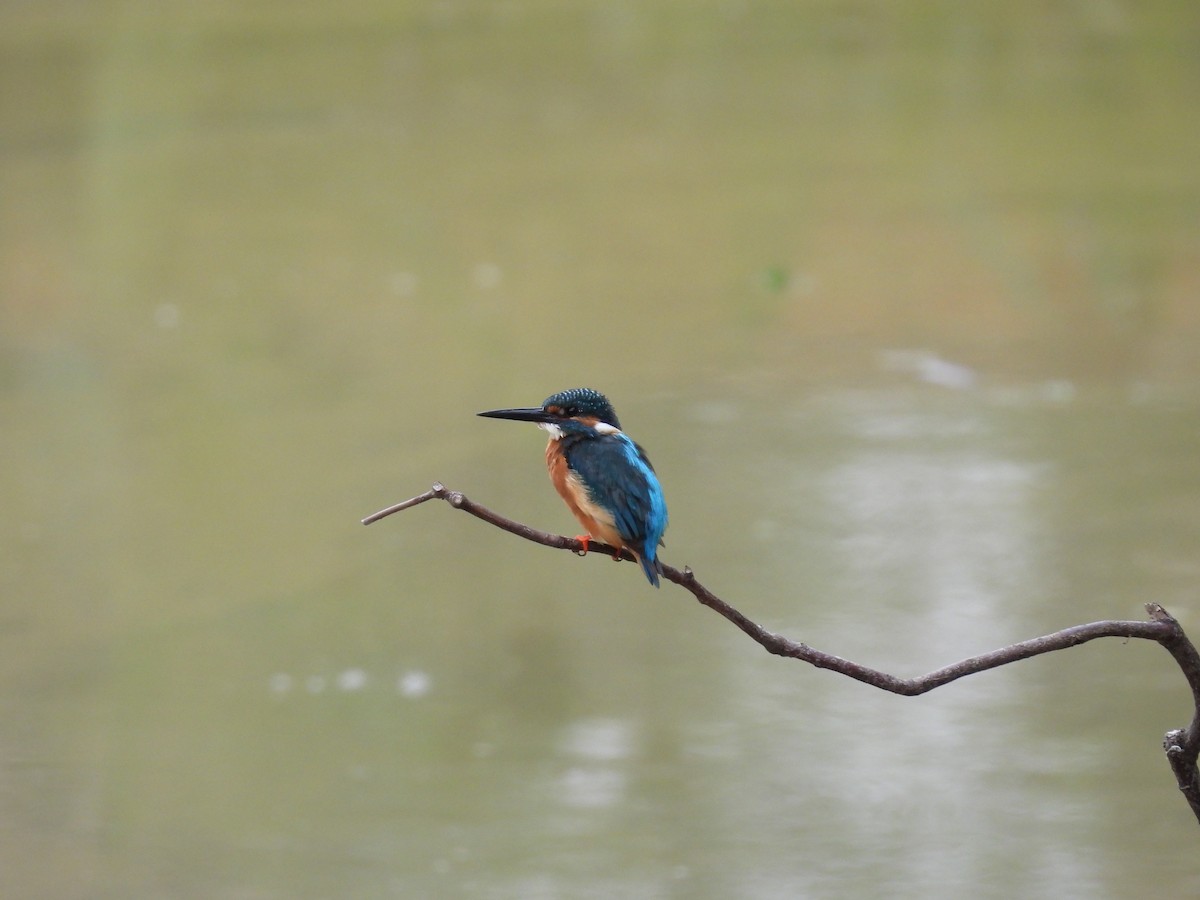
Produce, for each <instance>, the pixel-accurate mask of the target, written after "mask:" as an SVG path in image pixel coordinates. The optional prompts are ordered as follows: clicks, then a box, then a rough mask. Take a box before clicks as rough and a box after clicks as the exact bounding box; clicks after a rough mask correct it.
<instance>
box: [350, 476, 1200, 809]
mask: <svg viewBox="0 0 1200 900" xmlns="http://www.w3.org/2000/svg"><path fill="white" fill-rule="evenodd" d="M435 498H436V499H440V500H445V501H446V502H447V503H449V504H450V505H451V506H453V507H454V508H455V509H461V510H463V511H464V512H468V513H470V514H471V515H473V516H475V517H476V518H478V519H482V520H483V521H485V522H487V523H488V524H490V525H495V526H496V527H497V528H502V529H503V530H505V531H508V532H511V533H512V534H515V535H517V536H518V537H522V538H525V539H526V540H528V541H533V542H534V543H537V544H543V545H544V546H547V547H554V548H556V549H560V550H570V551H572V552H574V553H578V554H583V553H586V552H587V550H588V549H589V547H590V549H591V550H596V551H599V552H601V553H607V554H609V555H611V556H614V557H617V558H620V559H626V560H630V561H634V557H633V556H632V555H631V554H630V553H629V552H628V551H625V550H618V549H617V548H615V547H611V546H609V545H608V544H602V543H600V542H599V541H592V542H591V543H590V545H589V547H585V546H584V545H583V543H582V542H581V541H578V540H576V539H575V538H569V537H565V536H564V535H561V534H551V533H550V532H547V531H539V530H537V529H536V528H530V527H529V526H528V525H525V524H522V523H521V522H516V521H513V520H512V519H509V518H506V517H505V516H502V515H500V514H499V513H496V512H493V511H492V510H490V509H488V508H487V507H485V506H481V505H480V504H478V503H476V502H474V501H473V500H470V499H468V498H467V497H466V496H465V495H464V494H462V493H461V492H459V491H452V490H448V489H447V488H446V487H445V486H444V485H442V484H441V483H437V482H435V483H434V485H433V487H432V488H431V489H430V490H428V491H426V492H425V493H423V494H419V495H417V496H416V497H413V498H411V499H409V500H405V501H404V502H403V503H397V504H396V505H395V506H389V507H388V508H387V509H381V510H380V511H379V512H377V513H372V514H371V515H369V516H367V517H366V518H365V519H363V520H362V522H363V524H364V525H370V524H371V523H372V522H377V521H379V520H380V519H382V518H384V517H385V516H390V515H391V514H392V513H396V512H400V511H401V510H405V509H408V508H409V507H412V506H416V505H418V504H420V503H424V502H425V501H427V500H433V499H435ZM662 577H663V578H665V579H667V580H668V581H671V582H674V583H675V584H677V585H679V586H680V587H682V588H683V589H684V590H686V591H688V592H690V593H691V594H692V596H694V597H695V598H696V599H697V600H698V601H699V602H700V603H702V604H703V605H704V606H707V607H708V608H709V609H711V610H713V611H714V612H716V613H717V614H719V615H721V616H724V617H725V618H726V619H728V620H729V621H730V622H732V623H733V624H734V625H736V626H737V627H738V628H740V629H741V630H742V631H743V632H745V633H746V634H747V635H749V636H750V637H751V638H752V639H753V640H755V641H756V642H758V644H759V645H761V646H762V647H763V648H764V649H765V650H766V651H767V652H768V653H773V654H775V655H776V656H783V657H787V658H789V659H797V660H800V661H801V662H806V663H808V664H809V665H812V666H815V667H816V668H818V669H829V670H830V671H833V672H837V673H839V674H841V675H845V676H846V677H848V678H853V679H854V680H855V681H861V682H862V683H863V684H868V685H871V686H872V687H877V688H879V689H880V690H884V691H890V692H891V693H893V694H900V695H901V696H904V697H915V696H918V695H920V694H924V693H927V692H928V691H932V690H933V689H934V688H938V687H941V686H942V685H944V684H949V683H950V682H952V681H956V680H958V679H959V678H963V677H965V676H967V675H974V674H976V673H978V672H985V671H987V670H988V669H994V668H996V667H998V666H1003V665H1007V664H1009V663H1013V662H1017V661H1018V660H1022V659H1029V658H1030V657H1033V656H1040V655H1041V654H1043V653H1052V652H1054V651H1056V650H1065V649H1066V648H1068V647H1075V646H1078V645H1079V644H1085V643H1087V642H1088V641H1094V640H1096V639H1097V638H1103V637H1120V638H1126V639H1129V638H1138V639H1142V640H1148V641H1155V642H1157V643H1159V644H1161V645H1162V646H1163V647H1164V648H1165V649H1166V650H1167V652H1169V653H1170V654H1171V656H1172V657H1173V658H1174V659H1175V662H1176V663H1177V664H1178V665H1179V668H1180V669H1181V670H1182V672H1183V675H1184V678H1186V679H1187V682H1188V686H1189V687H1190V688H1191V691H1192V702H1193V714H1192V720H1191V722H1190V723H1189V724H1188V726H1187V727H1186V728H1180V729H1176V730H1173V731H1169V732H1167V735H1166V737H1165V739H1164V741H1163V748H1164V750H1165V751H1166V754H1167V760H1168V762H1169V763H1170V765H1171V770H1172V771H1173V772H1174V774H1175V779H1176V782H1177V783H1178V785H1179V790H1180V791H1181V792H1182V793H1183V795H1184V797H1185V799H1186V800H1187V802H1188V805H1189V806H1190V807H1191V809H1192V812H1193V813H1194V814H1195V816H1196V820H1197V822H1200V767H1198V766H1197V759H1198V758H1200V652H1198V651H1197V649H1196V646H1195V645H1194V644H1193V643H1192V642H1191V640H1190V639H1189V638H1188V636H1187V635H1186V634H1185V633H1184V631H1183V628H1182V627H1181V626H1180V624H1179V623H1178V622H1177V621H1176V620H1175V619H1174V617H1172V616H1171V615H1170V614H1169V613H1168V612H1167V611H1166V610H1165V609H1163V608H1162V607H1161V606H1159V605H1158V604H1157V603H1148V604H1146V612H1147V613H1148V614H1149V616H1150V618H1149V620H1148V621H1121V620H1109V621H1103V622H1091V623H1089V624H1087V625H1075V626H1073V627H1071V628H1064V629H1063V630H1062V631H1056V632H1054V633H1053V634H1046V635H1042V636H1041V637H1035V638H1031V639H1029V640H1027V641H1021V642H1020V643H1017V644H1011V645H1009V646H1007V647H1001V648H999V649H998V650H992V651H991V652H989V653H983V654H980V655H979V656H972V657H970V658H968V659H963V660H960V661H959V662H956V663H952V664H950V665H948V666H943V667H942V668H940V669H935V670H934V671H932V672H929V673H927V674H925V675H920V676H918V677H916V678H898V677H897V676H895V675H890V674H888V673H887V672H881V671H879V670H878V669H872V668H870V667H868V666H864V665H861V664H859V663H856V662H851V661H850V660H848V659H843V658H841V657H840V656H834V655H833V654H832V653H826V652H824V651H823V650H817V649H815V648H813V647H810V646H808V644H802V643H799V642H797V641H793V640H791V639H790V638H786V637H784V636H783V635H780V634H776V633H775V632H772V631H768V630H767V629H766V628H763V627H762V626H761V625H759V624H758V623H756V622H754V621H752V620H751V619H749V618H748V617H747V616H745V615H744V614H743V613H741V612H740V611H739V610H737V609H735V608H734V607H733V606H731V605H729V604H728V603H726V602H725V601H724V600H722V599H721V598H720V597H718V596H717V595H716V594H714V593H713V592H712V591H710V590H709V589H708V588H706V587H705V586H704V585H703V584H701V583H700V582H699V581H697V580H696V576H695V575H694V574H693V573H692V570H691V569H690V568H688V567H684V568H683V569H682V570H680V569H676V568H674V567H673V566H668V565H663V567H662Z"/></svg>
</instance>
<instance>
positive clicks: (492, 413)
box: [476, 406, 559, 422]
mask: <svg viewBox="0 0 1200 900" xmlns="http://www.w3.org/2000/svg"><path fill="white" fill-rule="evenodd" d="M476 415H480V416H483V417H484V418H487V419H512V420H513V421H515V422H556V421H558V418H559V417H558V416H552V415H550V413H548V412H546V411H545V410H544V409H542V408H541V407H540V406H535V407H532V408H525V409H489V410H487V411H486V412H481V413H476Z"/></svg>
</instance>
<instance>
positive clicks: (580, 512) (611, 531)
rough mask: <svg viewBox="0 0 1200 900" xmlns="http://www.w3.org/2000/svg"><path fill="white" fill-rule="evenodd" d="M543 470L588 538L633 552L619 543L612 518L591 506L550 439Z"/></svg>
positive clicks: (600, 508)
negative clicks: (546, 471)
mask: <svg viewBox="0 0 1200 900" xmlns="http://www.w3.org/2000/svg"><path fill="white" fill-rule="evenodd" d="M546 468H547V469H549V470H550V481H551V482H552V483H553V484H554V489H555V490H556V491H558V495H559V496H560V497H562V498H563V502H565V503H566V504H567V507H568V508H569V509H570V510H571V512H572V513H574V515H575V518H576V519H578V520H579V524H580V525H582V526H583V527H584V529H585V530H586V531H587V533H588V534H590V535H591V536H592V537H594V538H595V539H596V540H599V541H603V542H604V543H606V544H611V545H612V546H614V547H627V548H628V549H629V550H631V551H632V549H633V548H632V547H628V545H627V544H626V543H625V541H623V540H622V539H621V535H620V533H619V532H618V531H617V528H616V522H615V521H614V520H613V517H612V516H611V515H609V513H608V511H607V510H605V509H604V508H602V507H600V506H597V505H596V504H595V503H593V502H592V499H591V497H589V496H588V492H587V489H586V488H585V487H584V486H583V483H582V482H581V481H580V480H579V476H578V475H576V474H575V473H574V472H572V471H571V469H570V467H569V466H568V465H567V458H566V456H565V455H564V454H563V452H562V442H561V441H557V440H554V439H553V438H552V439H551V440H550V443H549V444H547V445H546Z"/></svg>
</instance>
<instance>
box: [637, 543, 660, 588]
mask: <svg viewBox="0 0 1200 900" xmlns="http://www.w3.org/2000/svg"><path fill="white" fill-rule="evenodd" d="M638 562H639V563H641V564H642V571H643V572H645V573H646V580H647V581H649V582H650V583H651V584H652V585H654V586H655V587H658V576H659V573H661V572H662V563H660V562H659V561H658V555H657V554H655V553H654V552H653V551H651V552H650V553H643V554H641V555H639V556H638Z"/></svg>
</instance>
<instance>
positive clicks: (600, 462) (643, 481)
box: [564, 433, 667, 585]
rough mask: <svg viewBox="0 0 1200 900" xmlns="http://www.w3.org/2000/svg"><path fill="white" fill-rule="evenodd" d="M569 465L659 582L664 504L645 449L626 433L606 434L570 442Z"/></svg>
mask: <svg viewBox="0 0 1200 900" xmlns="http://www.w3.org/2000/svg"><path fill="white" fill-rule="evenodd" d="M564 449H565V450H566V457H567V465H568V466H570V467H571V468H572V469H573V470H574V471H575V472H577V473H578V474H579V477H580V479H581V480H582V481H583V483H584V485H585V486H586V487H587V489H588V493H589V494H590V495H591V499H592V501H593V502H594V503H596V504H598V505H599V506H602V507H604V509H606V510H608V511H609V512H610V513H611V514H612V516H613V520H614V522H615V524H616V527H617V531H618V532H619V533H620V535H621V538H622V539H623V540H625V541H626V542H627V543H628V544H629V546H631V547H633V548H634V549H635V550H636V551H637V553H638V556H639V557H640V558H641V563H642V569H643V571H645V573H646V577H647V578H648V579H649V580H650V583H651V584H654V585H657V584H658V560H657V553H658V545H659V544H661V543H662V536H663V532H664V531H666V530H667V504H666V500H664V498H663V492H662V487H661V486H660V485H659V483H658V476H657V475H655V474H654V467H653V466H651V465H650V460H649V459H647V458H646V453H645V451H643V450H642V448H641V447H639V446H638V445H637V444H635V443H634V442H633V441H632V440H631V439H630V438H629V437H628V436H626V435H624V434H621V433H617V434H606V435H602V436H600V437H595V438H592V439H590V440H581V441H578V442H577V443H573V444H572V446H570V447H568V448H564Z"/></svg>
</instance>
